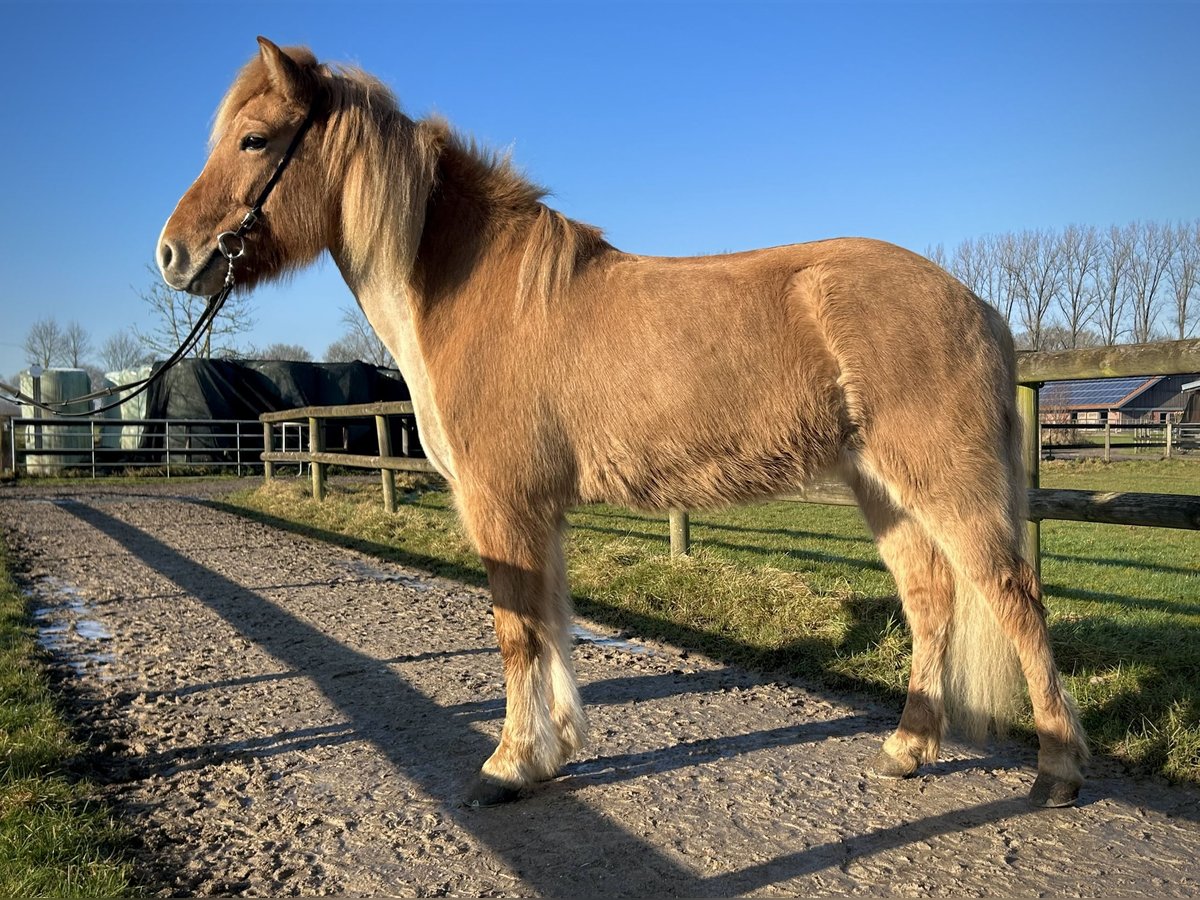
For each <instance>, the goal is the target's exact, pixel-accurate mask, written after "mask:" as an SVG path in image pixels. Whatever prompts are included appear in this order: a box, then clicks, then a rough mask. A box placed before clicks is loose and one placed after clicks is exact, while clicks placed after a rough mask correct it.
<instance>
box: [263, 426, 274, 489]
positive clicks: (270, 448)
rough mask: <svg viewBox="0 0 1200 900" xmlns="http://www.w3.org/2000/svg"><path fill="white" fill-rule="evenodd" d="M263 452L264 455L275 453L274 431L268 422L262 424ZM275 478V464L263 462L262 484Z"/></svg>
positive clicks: (267, 461)
mask: <svg viewBox="0 0 1200 900" xmlns="http://www.w3.org/2000/svg"><path fill="white" fill-rule="evenodd" d="M262 425H263V451H264V452H265V453H274V452H275V429H274V428H273V427H272V426H271V423H270V422H263V423H262ZM274 477H275V463H273V462H271V461H270V460H266V459H264V460H263V483H264V484H265V483H267V482H268V481H270V480H271V479H272V478H274Z"/></svg>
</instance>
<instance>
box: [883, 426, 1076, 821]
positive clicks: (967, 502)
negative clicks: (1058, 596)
mask: <svg viewBox="0 0 1200 900" xmlns="http://www.w3.org/2000/svg"><path fill="white" fill-rule="evenodd" d="M988 456H989V454H988V452H987V449H986V448H981V449H978V450H977V451H976V452H975V453H974V454H966V453H964V454H963V455H962V456H961V457H960V458H959V459H958V461H957V463H956V465H955V466H954V468H953V469H952V470H947V471H944V472H941V473H937V472H932V471H927V472H926V473H925V477H924V478H922V479H921V480H920V481H919V482H916V483H914V482H915V480H914V479H911V478H906V477H904V476H902V475H900V474H898V473H899V472H903V471H905V470H903V469H902V468H901V467H900V466H894V467H888V468H885V466H884V465H880V462H879V461H880V460H881V459H882V457H880V456H876V457H875V458H874V459H872V460H869V462H872V463H874V465H872V467H871V469H872V471H873V472H874V473H875V479H876V480H877V481H878V482H879V483H880V484H881V485H887V486H888V488H889V495H890V496H892V497H893V499H894V502H896V503H897V505H902V506H904V508H905V509H906V510H907V513H908V515H910V516H911V517H912V518H913V519H915V520H916V521H917V522H919V523H920V525H921V526H922V527H923V528H924V530H925V532H926V533H927V534H928V535H930V537H931V538H932V539H933V541H934V542H935V543H936V545H937V547H938V549H939V550H940V551H941V552H942V554H943V555H944V557H945V559H946V561H947V562H948V563H949V566H950V569H951V571H952V573H953V578H954V585H955V592H954V598H955V599H954V603H955V609H954V633H953V635H952V640H951V644H950V652H949V662H950V666H951V668H952V671H951V675H952V677H951V678H949V679H947V680H946V681H945V682H944V684H945V685H946V686H947V688H949V689H950V690H951V692H952V696H951V699H952V700H953V702H954V706H955V708H956V714H960V715H962V716H963V717H964V724H965V725H966V726H967V729H968V731H969V732H972V733H974V734H975V735H981V733H982V731H983V730H984V729H985V728H986V725H987V723H988V721H989V720H990V719H996V720H997V721H999V722H1001V723H1003V721H1004V719H1005V717H1006V716H1011V714H1012V706H1011V701H1012V698H1013V697H1014V696H1015V693H1016V689H1017V687H1019V679H1020V675H1021V674H1022V673H1023V674H1024V678H1025V681H1026V683H1027V684H1028V686H1029V698H1030V701H1031V703H1032V705H1033V718H1034V725H1035V727H1036V728H1037V733H1038V738H1039V743H1040V750H1039V753H1038V778H1037V781H1036V782H1035V784H1034V786H1033V790H1032V791H1031V793H1030V800H1031V801H1032V802H1033V803H1034V804H1035V805H1038V806H1065V805H1068V804H1070V803H1073V802H1074V800H1075V798H1076V797H1077V796H1078V793H1079V788H1080V786H1081V785H1082V784H1083V775H1082V771H1081V766H1082V765H1083V763H1085V762H1086V761H1087V759H1088V756H1089V754H1088V749H1087V740H1086V738H1085V736H1084V733H1083V729H1082V727H1081V726H1080V724H1079V718H1078V713H1077V712H1076V710H1075V704H1074V702H1073V701H1072V700H1071V698H1070V696H1069V695H1068V694H1067V692H1066V690H1065V689H1064V687H1063V683H1062V679H1061V677H1060V676H1059V673H1058V669H1057V668H1056V667H1055V664H1054V654H1053V651H1052V650H1051V648H1050V635H1049V630H1048V628H1047V627H1046V610H1045V607H1044V606H1043V605H1042V596H1041V586H1040V584H1039V582H1038V578H1037V575H1036V574H1035V573H1034V572H1033V570H1032V569H1031V568H1030V566H1029V564H1028V563H1027V562H1026V561H1025V560H1024V558H1023V557H1022V556H1021V553H1020V536H1021V531H1020V527H1021V517H1022V510H1023V505H1022V504H1021V503H1020V502H1019V498H1018V496H1017V495H1016V493H1015V491H1016V487H1015V486H1014V485H1015V475H1010V473H1009V472H1006V471H1005V466H1004V463H1003V462H1002V461H997V460H995V459H994V458H992V459H989V458H988ZM910 462H911V460H910ZM1010 471H1011V470H1010ZM1010 479H1011V480H1010ZM918 484H919V487H918ZM1014 649H1015V651H1016V657H1017V660H1019V664H1020V672H1018V671H1016V668H1015V666H1009V665H1008V663H1007V661H1008V660H1010V659H1011V658H1012V650H1014ZM1010 671H1011V672H1012V675H1011V676H1010V675H1009V672H1010Z"/></svg>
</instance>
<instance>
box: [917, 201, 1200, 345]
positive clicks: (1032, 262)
mask: <svg viewBox="0 0 1200 900" xmlns="http://www.w3.org/2000/svg"><path fill="white" fill-rule="evenodd" d="M926 255H927V256H928V257H929V258H930V259H932V260H933V261H934V262H936V263H938V265H940V266H942V267H943V268H945V269H946V270H947V271H949V272H951V273H952V274H953V275H954V276H956V277H957V278H958V279H959V280H960V281H962V282H963V283H964V284H965V285H966V286H967V287H969V288H970V289H971V290H972V291H974V292H975V293H976V294H977V295H979V296H980V297H982V298H983V299H985V300H987V301H988V302H989V303H991V304H992V305H993V306H995V307H996V309H998V310H999V311H1000V312H1001V313H1002V314H1003V315H1004V317H1005V318H1006V319H1007V320H1008V323H1009V326H1010V327H1011V328H1012V331H1013V335H1014V336H1015V338H1016V340H1017V346H1018V347H1019V348H1020V349H1023V350H1065V349H1073V348H1076V347H1096V346H1106V345H1112V344H1121V343H1148V342H1151V341H1159V340H1183V339H1185V338H1187V337H1190V336H1192V335H1193V334H1194V333H1195V331H1196V326H1197V322H1198V321H1200V296H1198V294H1200V287H1198V285H1197V279H1198V277H1200V219H1197V220H1195V221H1192V222H1180V223H1177V224H1173V225H1164V224H1160V223H1158V222H1132V223H1130V224H1128V225H1124V226H1118V225H1111V226H1109V227H1107V228H1097V227H1095V226H1091V225H1068V226H1067V227H1066V228H1063V229H1059V230H1055V229H1045V230H1026V231H1020V232H1008V233H1005V234H996V235H987V236H985V237H981V238H974V239H968V240H965V241H962V242H961V243H959V244H958V245H957V246H955V247H953V248H951V249H950V250H949V251H947V250H946V249H945V248H944V247H943V246H942V245H941V244H939V245H937V246H936V247H932V248H930V249H929V250H927V251H926Z"/></svg>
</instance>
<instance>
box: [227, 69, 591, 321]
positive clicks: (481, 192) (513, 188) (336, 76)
mask: <svg viewBox="0 0 1200 900" xmlns="http://www.w3.org/2000/svg"><path fill="white" fill-rule="evenodd" d="M285 52H286V53H287V54H288V56H290V57H291V58H292V59H293V60H294V61H295V62H296V63H297V64H298V65H299V66H300V67H301V69H302V70H304V71H306V72H308V73H310V75H311V77H312V78H313V82H314V86H315V87H316V88H317V96H318V97H319V102H321V103H322V104H323V105H325V107H326V111H327V117H326V127H325V128H324V129H323V132H322V138H321V156H322V158H323V160H324V164H325V165H324V168H325V176H326V180H327V184H329V185H330V186H335V185H340V187H341V190H340V192H338V193H339V194H340V197H339V199H340V202H341V222H340V224H341V231H342V237H343V246H342V247H341V248H339V249H340V250H341V251H342V256H343V258H344V259H345V260H346V261H347V262H348V264H349V266H350V269H351V271H352V274H353V275H357V276H361V275H363V274H365V272H366V271H367V270H368V269H369V268H370V266H371V264H372V261H374V260H376V259H378V258H379V254H380V253H382V254H384V257H385V258H386V259H388V260H389V262H390V263H391V264H393V265H394V266H396V269H394V270H393V271H398V272H400V273H402V274H403V275H404V277H405V278H408V277H409V276H410V275H411V272H412V270H413V265H414V263H415V260H416V255H417V247H418V245H419V244H420V241H421V235H422V231H423V228H424V225H425V219H426V213H427V208H428V204H429V203H430V200H431V196H432V195H433V194H434V192H435V191H437V190H439V189H447V188H450V187H451V185H448V184H446V182H448V181H453V185H452V188H453V190H455V191H456V192H457V193H458V194H459V195H460V196H462V197H465V198H468V199H469V200H470V201H471V202H472V203H473V204H475V205H476V206H477V207H478V209H479V211H480V216H481V218H482V220H483V225H484V227H485V229H486V231H487V232H488V233H489V234H491V235H498V234H502V233H506V232H509V233H516V234H517V235H518V236H519V235H520V233H521V231H522V230H523V231H524V252H523V254H522V257H521V264H520V270H519V273H518V275H517V284H516V296H515V298H514V299H515V301H516V302H517V303H518V304H523V303H525V302H527V301H531V300H533V301H538V302H541V303H550V302H553V300H554V299H555V298H557V297H560V296H562V295H563V294H564V292H565V291H566V290H567V288H568V286H569V285H570V282H571V279H572V277H573V276H574V274H575V272H576V271H577V269H578V267H579V265H580V263H581V262H582V261H583V260H585V259H587V258H588V257H590V256H591V255H592V254H593V253H595V252H596V251H597V250H599V249H602V248H604V247H607V246H608V244H607V243H606V242H605V241H604V238H603V234H602V232H601V231H600V230H599V229H598V228H594V227H593V226H590V225H585V224H583V223H581V222H576V221H574V220H573V219H570V218H568V217H567V216H565V215H563V214H562V213H560V212H558V211H557V210H554V209H552V208H550V207H549V206H547V205H546V204H545V203H544V202H543V199H544V198H545V197H546V195H547V193H548V192H547V191H546V189H545V188H543V187H541V186H540V185H538V184H535V183H534V182H532V181H531V180H529V178H527V177H526V176H525V175H524V174H523V173H522V172H521V171H520V170H519V169H517V168H516V166H514V165H513V163H512V160H511V158H510V156H509V154H507V153H500V152H497V151H494V150H490V149H487V148H485V147H482V146H480V145H479V144H478V143H477V142H476V141H475V140H474V139H473V138H471V137H469V136H464V135H461V134H459V133H458V132H456V131H455V130H454V129H453V128H452V127H451V126H450V125H449V123H447V122H446V121H445V120H444V119H441V118H440V117H436V116H434V117H429V118H426V119H423V120H418V121H414V120H413V119H411V118H409V117H408V116H407V115H405V114H404V112H403V111H402V110H401V108H400V105H399V103H398V102H397V100H396V97H395V95H394V94H393V93H392V91H391V90H389V89H388V88H387V86H385V85H384V84H383V82H381V81H380V80H379V79H377V78H375V77H374V76H373V75H370V74H369V73H367V72H364V71H362V70H361V69H358V68H355V67H353V66H344V65H327V64H320V63H318V62H317V60H316V58H315V57H314V56H313V54H312V53H311V52H310V51H309V50H307V49H306V48H295V47H293V48H287V50H286V51H285ZM269 87H270V86H269V81H268V78H267V73H266V71H265V67H264V66H263V64H262V62H261V60H260V59H259V58H257V57H255V58H254V59H252V60H251V61H250V62H249V63H248V64H247V65H246V66H245V67H244V68H243V69H242V71H241V73H240V74H239V75H238V77H237V79H235V81H234V83H233V86H232V87H231V88H230V89H229V91H228V93H227V94H226V95H225V97H224V99H223V100H222V101H221V104H220V106H219V107H218V109H217V112H216V115H215V117H214V122H213V128H212V133H211V137H210V143H212V144H214V145H215V144H216V142H217V141H218V140H219V139H220V137H221V136H222V135H223V134H224V133H225V131H226V130H227V129H228V128H229V126H230V124H231V123H232V121H233V118H234V116H235V115H236V113H237V111H238V110H239V109H241V108H242V107H243V106H244V105H245V104H246V103H247V102H248V101H249V100H250V99H251V98H252V97H254V96H256V95H258V94H261V93H264V92H266V91H267V90H269ZM464 237H465V236H464Z"/></svg>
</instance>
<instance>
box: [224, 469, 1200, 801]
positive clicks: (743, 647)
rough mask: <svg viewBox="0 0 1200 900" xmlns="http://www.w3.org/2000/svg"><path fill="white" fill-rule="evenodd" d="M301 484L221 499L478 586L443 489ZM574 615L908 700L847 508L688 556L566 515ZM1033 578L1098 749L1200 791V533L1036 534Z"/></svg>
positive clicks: (738, 528) (1121, 479) (715, 518)
mask: <svg viewBox="0 0 1200 900" xmlns="http://www.w3.org/2000/svg"><path fill="white" fill-rule="evenodd" d="M1042 484H1043V486H1046V487H1072V488H1080V489H1106V490H1142V491H1153V492H1158V493H1172V492H1177V493H1200V463H1197V462H1195V461H1185V460H1180V461H1126V462H1114V463H1103V462H1101V461H1084V462H1052V463H1047V464H1045V465H1044V466H1043V468H1042ZM401 485H402V494H403V500H404V502H403V503H402V505H401V507H400V510H399V511H398V512H397V513H395V514H393V515H388V514H386V513H384V512H383V510H382V508H381V503H380V496H379V495H380V492H379V488H378V486H377V485H373V484H368V483H365V482H364V483H361V484H352V485H340V486H336V487H334V488H332V489H331V492H330V495H329V497H328V498H327V499H326V501H325V502H324V503H322V504H317V503H314V502H313V501H312V500H311V499H309V498H308V495H307V487H306V485H305V483H304V482H302V481H277V482H275V483H274V484H272V485H270V486H267V487H264V488H261V489H258V490H254V491H247V492H242V493H239V494H236V495H234V496H233V497H231V498H230V499H229V501H228V503H229V504H230V505H231V506H233V507H234V508H237V509H240V510H242V511H244V512H248V513H250V514H252V515H257V516H260V517H263V518H265V519H267V520H268V521H271V522H273V523H274V524H278V525H282V526H284V527H289V528H292V529H294V530H297V531H301V532H304V533H308V534H311V535H315V536H317V537H320V538H323V539H326V540H332V541H335V542H338V543H342V544H347V545H350V546H355V547H357V548H359V549H362V550H366V551H367V552H370V553H374V554H376V555H379V556H381V557H385V558H390V559H393V560H397V561H399V562H403V563H406V564H410V565H416V566H419V567H423V568H425V569H428V570H431V571H435V572H438V573H440V574H445V575H449V576H452V577H456V578H460V579H463V580H466V581H469V582H472V583H476V584H483V583H484V576H483V570H482V567H481V565H480V563H479V560H478V558H477V557H476V556H475V554H474V552H473V551H472V549H471V547H470V545H469V543H468V541H467V540H466V538H465V537H464V535H463V533H462V531H461V529H460V528H459V526H458V523H457V520H456V517H455V515H454V512H453V509H452V507H451V503H450V499H449V497H448V495H447V494H446V493H445V492H444V491H442V490H438V489H436V488H433V487H431V486H429V485H428V484H423V483H422V482H421V481H420V480H419V479H408V480H404V479H401ZM570 522H571V533H570V538H569V541H568V548H567V549H568V563H569V568H570V574H571V584H572V589H573V592H574V594H575V601H576V605H577V607H578V608H579V611H580V612H581V613H582V614H583V615H585V616H587V617H589V618H592V619H595V620H597V621H600V622H603V623H605V624H607V625H609V626H612V627H617V628H621V629H624V630H626V631H628V632H629V633H631V634H637V635H641V636H645V637H652V638H661V639H665V640H669V641H671V642H673V643H676V644H678V645H681V646H685V647H689V648H693V649H696V650H700V651H702V652H704V653H707V654H709V655H711V656H713V657H716V658H718V659H722V660H725V661H728V662H733V663H738V664H742V665H746V666H750V667H753V668H757V669H760V670H763V671H767V672H777V673H786V674H789V675H798V676H801V677H804V678H808V679H812V680H814V681H816V682H818V683H821V684H823V685H826V686H828V687H830V688H832V689H837V690H854V691H859V692H862V693H866V694H870V695H873V696H877V697H883V698H886V699H888V700H889V701H893V702H895V703H896V704H897V707H898V706H899V704H900V703H901V702H902V699H903V696H904V690H905V685H906V683H907V669H908V655H909V641H908V634H907V630H906V629H905V628H904V626H903V625H902V621H903V617H902V614H901V611H900V607H899V604H898V602H897V600H896V597H895V586H894V583H893V581H892V579H891V576H890V575H889V574H888V573H887V571H886V569H885V568H884V567H883V565H882V563H881V562H880V560H879V557H878V556H877V554H876V552H875V548H874V545H873V543H872V541H871V538H870V535H869V533H868V532H867V530H866V528H865V526H864V525H863V523H862V520H861V518H860V516H859V514H858V512H857V510H854V509H848V508H843V507H829V506H817V505H810V504H797V503H765V504H760V505H755V506H746V507H738V508H734V509H729V510H724V511H721V512H717V513H705V514H697V515H693V517H692V539H693V543H694V547H695V552H694V553H693V554H692V556H691V557H689V558H687V559H680V560H671V559H670V558H669V557H668V556H667V551H666V548H667V524H666V520H665V516H653V515H645V514H641V513H635V512H630V511H629V510H625V509H618V508H613V507H604V506H597V507H587V508H583V509H579V510H576V511H575V512H574V513H573V514H572V515H571V517H570ZM1042 540H1043V546H1042V549H1043V578H1044V581H1045V584H1046V603H1047V608H1048V611H1049V619H1050V626H1051V632H1052V638H1053V642H1054V647H1055V653H1056V655H1057V658H1058V662H1059V666H1060V668H1061V669H1062V670H1063V672H1064V673H1065V674H1066V676H1067V678H1068V681H1069V684H1070V688H1071V690H1072V692H1073V693H1074V694H1075V696H1076V698H1077V699H1078V701H1079V704H1080V708H1081V712H1082V715H1083V718H1084V722H1085V725H1086V727H1087V729H1088V732H1089V735H1090V736H1091V738H1092V740H1093V743H1094V747H1095V749H1096V750H1098V751H1099V752H1101V753H1106V754H1111V755H1113V756H1116V757H1118V758H1119V759H1121V760H1123V761H1125V762H1126V763H1128V764H1129V765H1130V766H1132V767H1133V768H1134V769H1135V770H1138V771H1141V772H1145V773H1158V774H1163V775H1166V776H1168V777H1170V778H1172V779H1177V780H1186V781H1194V782H1200V535H1197V534H1196V533H1195V532H1187V531H1174V530H1169V529H1147V528H1132V527H1126V526H1111V525H1095V524H1091V523H1083V522H1045V523H1043V527H1042Z"/></svg>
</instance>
